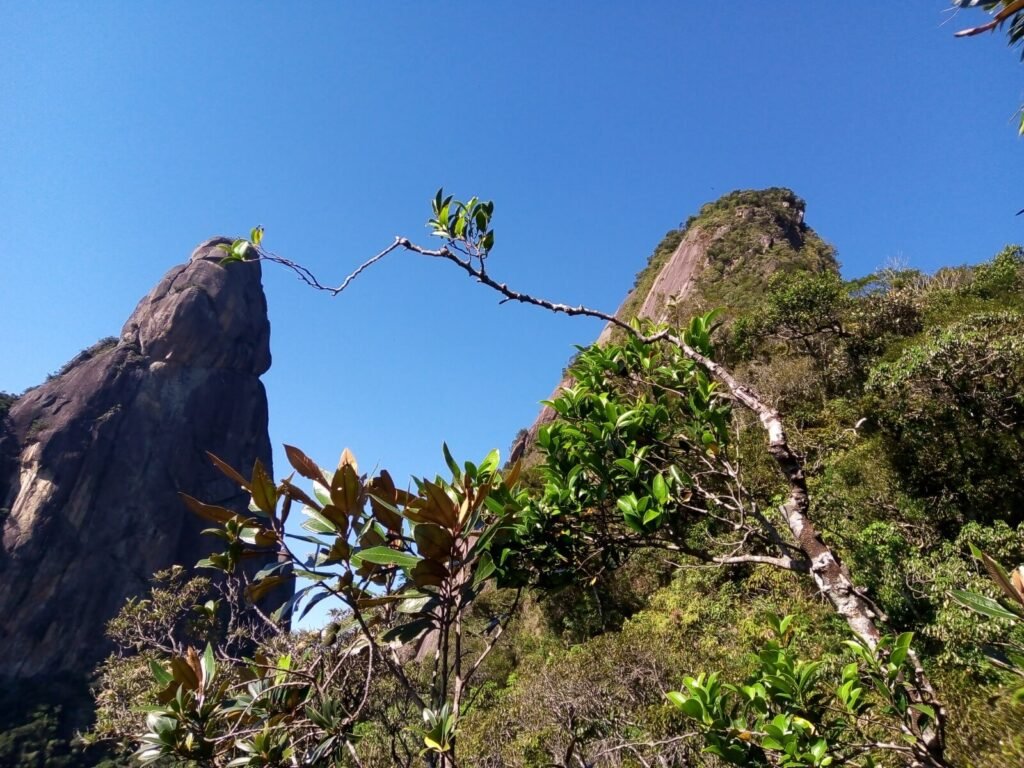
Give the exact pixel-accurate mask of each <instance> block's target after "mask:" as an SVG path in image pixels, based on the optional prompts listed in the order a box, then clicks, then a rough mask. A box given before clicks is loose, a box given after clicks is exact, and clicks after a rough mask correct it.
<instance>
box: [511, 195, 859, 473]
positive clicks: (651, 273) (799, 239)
mask: <svg viewBox="0 0 1024 768" xmlns="http://www.w3.org/2000/svg"><path fill="white" fill-rule="evenodd" d="M804 211H805V205H804V201H803V200H802V199H801V198H799V197H798V196H797V195H796V194H794V193H793V192H792V191H791V190H789V189H784V188H781V187H772V188H770V189H764V190H737V191H735V192H731V193H729V194H727V195H724V196H723V197H721V198H719V199H718V200H715V201H713V202H710V203H707V204H705V205H704V206H702V207H701V209H700V212H699V213H698V214H697V215H695V216H691V217H690V218H689V219H688V220H687V222H686V224H685V225H683V226H682V227H681V228H680V229H675V230H672V231H670V232H669V233H668V234H666V235H665V237H664V238H663V239H662V241H661V243H660V244H659V245H658V247H657V248H655V250H654V253H653V254H652V255H651V257H650V259H649V260H648V263H647V266H646V267H644V269H642V270H641V271H640V272H639V273H638V274H637V276H636V282H635V284H634V286H633V289H632V290H631V291H630V292H629V293H628V294H627V295H626V298H625V299H624V300H623V302H622V304H621V305H620V307H619V309H618V311H617V312H616V316H617V317H619V318H622V319H623V320H627V321H628V320H632V319H633V318H635V317H639V318H644V319H649V320H654V321H655V322H659V323H663V322H665V323H676V324H678V323H680V322H684V321H687V320H688V319H689V318H690V317H692V316H693V315H694V314H697V313H699V312H702V311H707V310H709V309H712V308H717V307H721V308H723V309H725V310H726V312H727V313H736V312H738V311H742V310H745V309H749V308H751V307H752V306H754V305H755V304H756V302H757V301H758V299H759V297H760V296H761V295H763V293H764V291H765V289H766V288H767V287H768V284H769V281H770V279H771V276H772V275H773V274H775V273H776V272H778V271H786V272H788V271H794V270H798V269H804V270H809V271H812V272H820V271H823V270H838V268H839V267H838V264H837V262H836V259H835V254H834V251H833V249H832V247H831V246H829V245H828V244H827V243H825V242H824V241H823V240H821V238H819V237H818V235H817V234H815V232H814V231H813V230H812V229H811V228H810V227H808V226H807V225H806V224H805V223H804ZM615 332H616V331H615V329H614V328H613V327H612V326H610V325H609V326H606V327H605V328H604V330H603V331H602V332H601V334H600V336H598V338H597V340H596V341H595V343H596V344H604V343H607V342H608V341H609V340H611V339H612V338H613V336H614V333H615ZM569 382H570V380H569V379H563V380H562V381H561V382H560V383H559V385H558V386H557V387H556V388H555V390H554V392H552V394H551V396H550V397H549V399H552V398H554V397H555V396H557V394H558V392H559V390H560V389H561V388H562V387H563V386H566V385H567V384H568V383H569ZM554 418H555V412H554V410H552V409H551V408H550V407H547V406H545V407H544V408H543V409H542V410H541V412H540V414H538V416H537V420H536V421H535V422H534V423H533V425H532V426H531V427H530V429H529V430H526V431H524V432H522V433H520V436H519V437H518V438H517V439H516V442H515V443H514V444H513V446H512V450H511V453H510V456H511V458H512V460H515V459H516V458H518V457H520V456H523V455H525V454H527V453H528V452H529V451H530V449H531V448H532V446H533V443H534V441H535V439H536V436H537V431H538V430H539V429H540V427H541V426H543V425H544V424H547V423H549V422H550V421H552V420H553V419H554Z"/></svg>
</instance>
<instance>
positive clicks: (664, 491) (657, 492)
mask: <svg viewBox="0 0 1024 768" xmlns="http://www.w3.org/2000/svg"><path fill="white" fill-rule="evenodd" d="M651 493H653V494H654V498H655V500H657V502H658V504H662V505H664V504H665V502H666V501H668V483H666V482H665V478H664V476H663V475H662V474H661V473H660V472H659V473H658V474H657V475H655V476H654V482H652V483H651ZM644 522H645V523H646V522H647V521H646V520H644Z"/></svg>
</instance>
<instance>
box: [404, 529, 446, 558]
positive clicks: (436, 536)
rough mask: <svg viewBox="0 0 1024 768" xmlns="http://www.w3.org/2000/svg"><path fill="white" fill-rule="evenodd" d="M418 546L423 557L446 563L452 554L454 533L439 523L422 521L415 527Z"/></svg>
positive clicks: (414, 533) (414, 531) (414, 532)
mask: <svg viewBox="0 0 1024 768" xmlns="http://www.w3.org/2000/svg"><path fill="white" fill-rule="evenodd" d="M413 536H414V537H415V539H416V547H417V549H419V553H420V554H421V555H423V557H428V558H430V559H431V560H437V561H438V562H441V563H445V562H447V561H448V558H450V557H451V554H452V543H453V539H452V535H451V534H450V533H449V532H448V531H446V530H445V529H444V528H442V527H441V526H439V525H432V524H430V523H420V524H419V525H417V526H416V527H415V528H414V529H413Z"/></svg>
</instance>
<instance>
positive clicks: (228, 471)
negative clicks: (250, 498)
mask: <svg viewBox="0 0 1024 768" xmlns="http://www.w3.org/2000/svg"><path fill="white" fill-rule="evenodd" d="M206 455H207V456H209V457H210V461H212V462H213V464H214V466H215V467H217V469H219V470H220V471H221V472H223V473H224V474H225V475H227V476H228V477H230V478H231V479H232V480H234V481H235V482H236V483H238V485H239V486H240V487H242V488H244V489H245V490H247V491H249V492H250V493H251V492H252V489H251V488H250V487H249V481H248V480H246V479H245V478H244V477H242V475H241V474H239V473H238V472H236V471H235V469H234V467H232V466H231V465H230V464H228V463H227V462H226V461H224V460H223V459H220V458H218V457H217V456H215V455H214V454H212V453H210V452H209V451H207V452H206Z"/></svg>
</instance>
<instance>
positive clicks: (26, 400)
mask: <svg viewBox="0 0 1024 768" xmlns="http://www.w3.org/2000/svg"><path fill="white" fill-rule="evenodd" d="M218 242H227V241H224V240H222V239H214V240H210V241H207V242H205V243H203V244H202V245H200V246H199V247H198V248H197V249H196V250H195V252H194V253H193V254H192V257H191V259H190V260H189V263H188V264H185V265H182V266H178V267H175V268H174V269H172V270H171V271H170V272H168V273H167V275H166V276H164V278H163V279H162V280H161V281H160V283H159V284H158V285H157V286H156V288H154V289H153V291H152V292H151V293H150V294H149V295H148V296H146V297H145V298H144V299H143V300H142V301H141V302H140V303H139V305H138V307H137V308H136V309H135V311H134V312H133V313H132V315H131V317H130V318H129V319H128V322H127V323H125V326H124V328H123V330H122V331H121V336H120V339H110V340H106V341H105V342H101V343H100V344H98V345H96V346H94V347H93V348H91V349H89V350H86V352H85V353H83V354H81V355H79V356H78V357H76V358H75V359H74V360H72V361H71V363H69V364H68V365H67V366H65V367H64V369H63V370H62V371H61V372H60V373H59V374H58V375H57V376H56V377H54V378H52V379H51V380H49V381H47V382H46V383H45V384H43V385H41V386H39V387H37V388H35V389H32V390H30V391H29V392H26V393H25V394H24V395H22V396H21V397H20V398H19V399H18V400H17V401H16V402H14V403H13V405H11V407H10V409H9V411H8V413H7V416H6V419H3V417H2V415H0V531H2V546H0V648H3V649H4V651H5V665H4V674H5V675H11V676H14V677H22V678H27V677H32V676H36V675H40V674H44V673H45V674H51V673H59V672H62V671H74V670H77V671H82V670H83V669H87V668H88V667H89V666H90V665H91V664H93V663H94V662H96V661H98V660H100V659H101V658H102V657H103V656H104V654H105V653H106V651H107V650H108V648H107V645H106V643H105V641H104V639H103V629H104V625H105V623H106V622H107V621H108V620H109V619H110V618H111V617H113V616H114V615H115V614H116V613H117V611H118V609H119V608H120V607H121V605H122V604H123V603H124V601H125V599H126V598H128V597H129V596H132V595H138V594H141V593H142V592H143V591H145V589H146V587H147V584H148V579H149V577H150V575H151V574H152V573H153V572H154V571H156V570H159V569H162V568H167V567H169V566H170V565H172V564H175V563H178V564H183V565H188V566H191V565H193V564H194V563H195V562H196V561H197V560H198V559H200V558H202V557H204V556H205V555H207V554H208V553H209V552H210V551H211V546H212V541H211V539H210V537H206V536H201V535H200V531H201V530H202V529H203V528H204V527H206V525H204V524H203V521H201V520H199V519H198V518H196V517H195V516H193V515H192V514H191V513H190V512H189V511H188V510H187V508H186V507H185V506H184V505H183V504H182V502H181V500H180V499H179V497H178V492H179V491H184V492H186V493H189V494H191V495H193V496H196V497H198V498H201V499H203V500H204V501H209V502H211V503H217V504H221V505H223V506H226V507H229V508H234V509H238V510H239V511H243V510H244V509H245V508H246V506H247V504H248V496H247V495H246V494H245V493H244V492H243V491H241V490H240V489H239V488H238V487H237V486H235V485H234V484H233V483H232V482H230V481H229V480H227V479H226V478H225V477H224V476H223V475H221V474H220V473H219V472H218V471H216V470H215V469H214V468H213V467H212V466H211V465H210V462H209V460H208V458H207V457H206V455H205V451H207V450H209V451H212V452H214V453H216V454H217V455H219V456H221V457H222V458H224V459H225V460H226V461H228V462H229V463H231V464H233V465H234V466H238V467H251V466H252V464H253V461H254V460H255V459H256V458H259V459H260V461H262V462H264V464H265V465H266V466H267V467H270V461H271V450H270V439H269V436H268V433H267V399H266V393H265V391H264V389H263V385H262V384H261V383H260V380H259V376H260V374H262V373H264V372H265V371H266V370H267V369H268V368H269V367H270V346H269V341H270V323H269V321H268V319H267V305H266V298H265V297H264V295H263V289H262V286H261V283H260V267H259V265H258V264H250V265H245V267H244V268H233V269H225V268H224V267H221V266H219V265H218V263H217V260H218V258H219V256H220V255H221V253H220V252H219V251H218V250H216V249H215V248H214V246H215V245H216V244H217V243H218Z"/></svg>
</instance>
